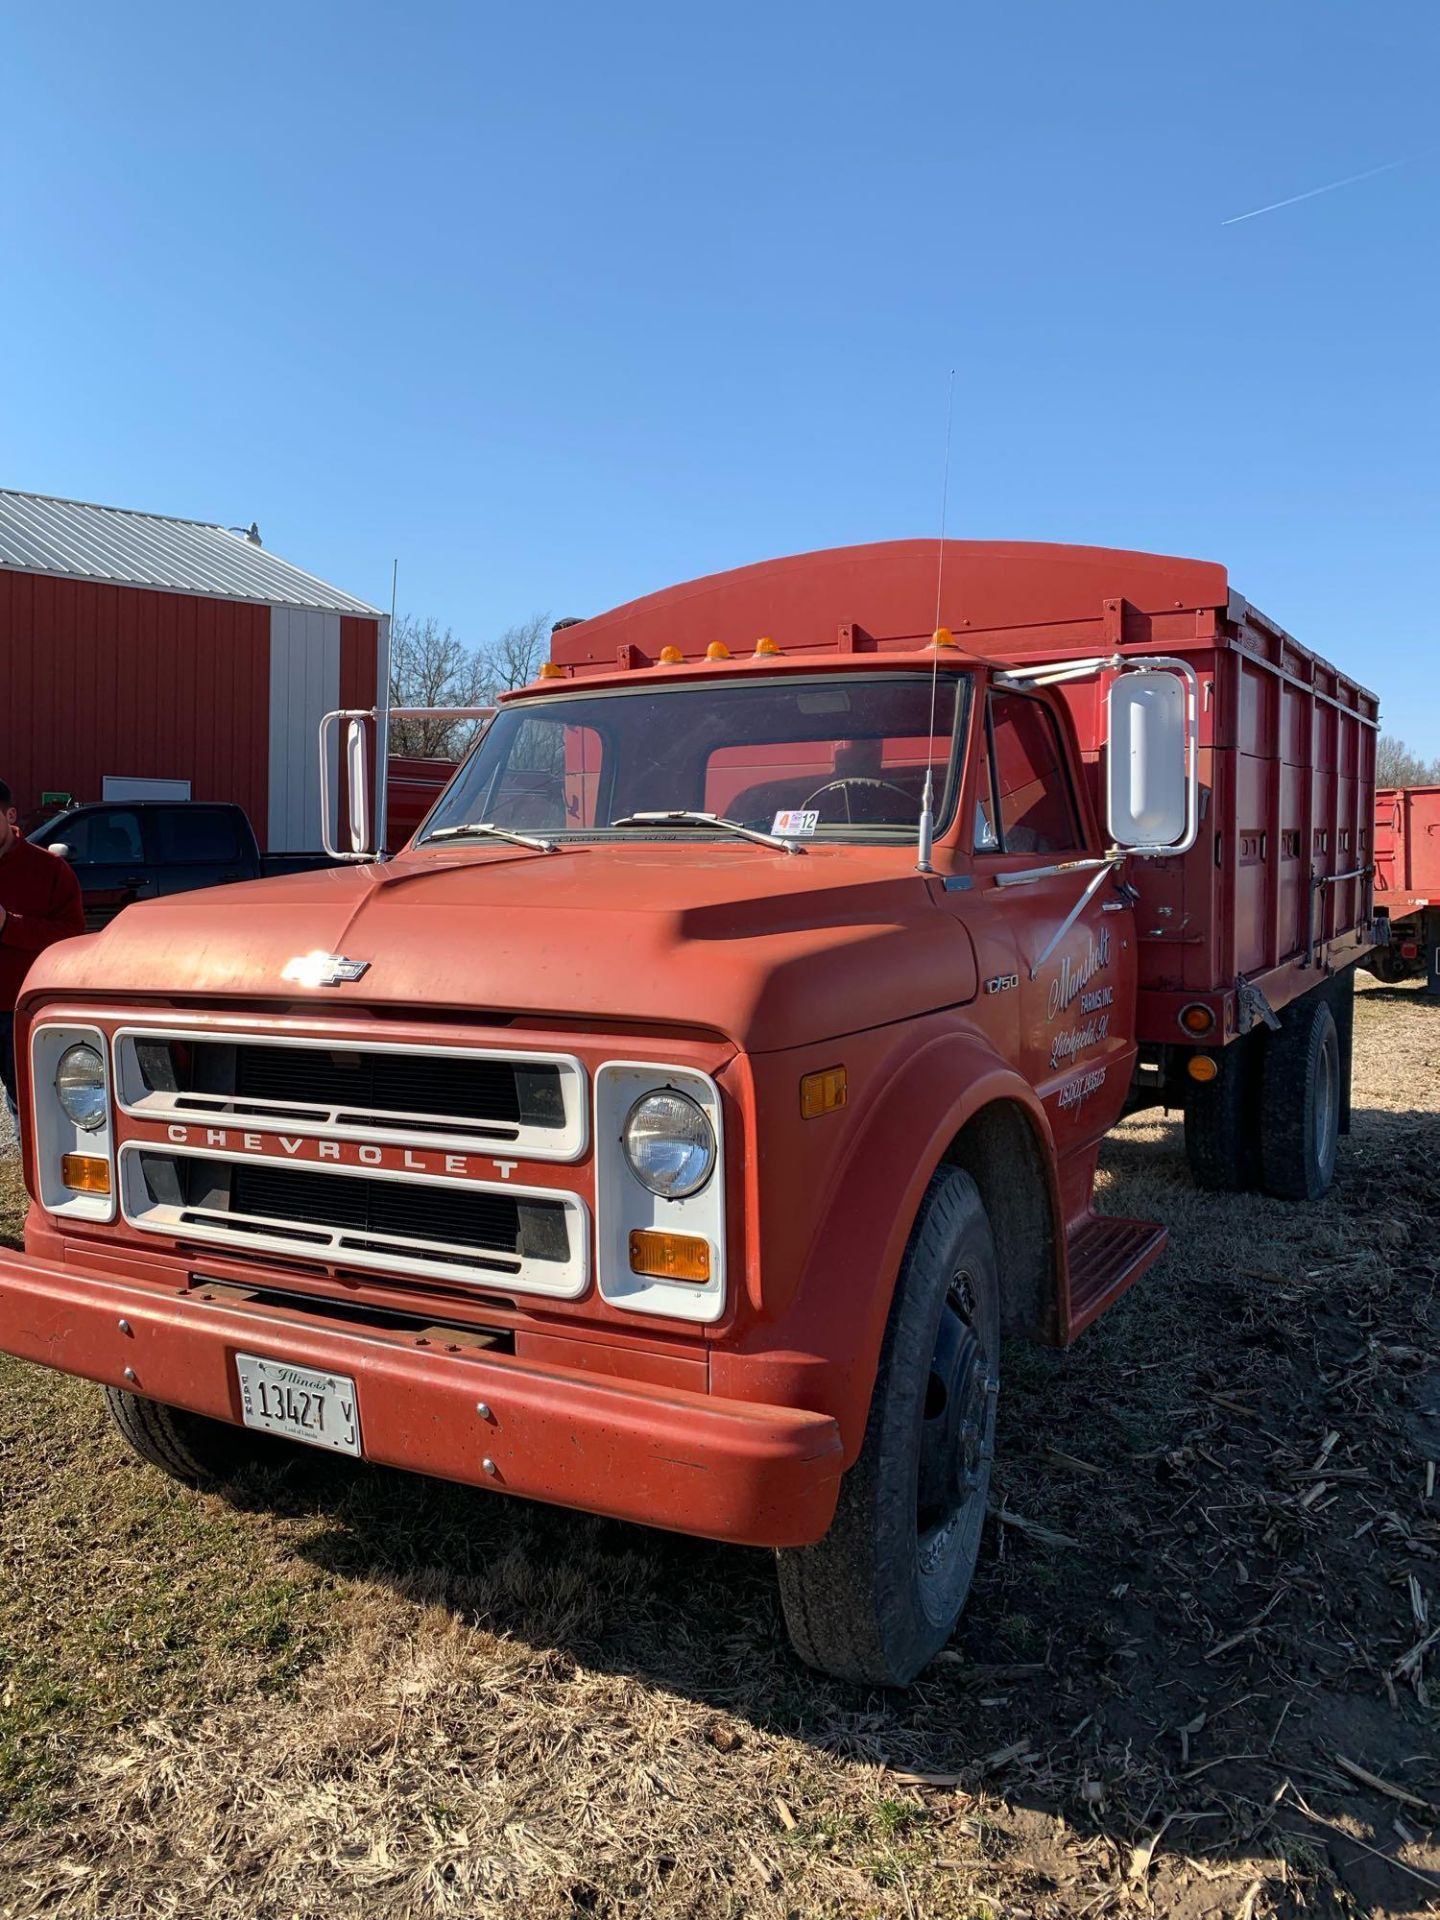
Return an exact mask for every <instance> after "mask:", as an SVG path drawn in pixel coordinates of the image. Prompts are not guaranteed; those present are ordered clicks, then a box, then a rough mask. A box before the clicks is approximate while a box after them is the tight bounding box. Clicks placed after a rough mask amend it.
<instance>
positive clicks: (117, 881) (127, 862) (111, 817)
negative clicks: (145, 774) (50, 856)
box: [47, 807, 155, 932]
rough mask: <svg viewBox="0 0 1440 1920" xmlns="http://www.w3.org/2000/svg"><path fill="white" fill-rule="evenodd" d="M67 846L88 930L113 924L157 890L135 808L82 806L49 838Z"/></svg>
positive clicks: (55, 842) (59, 825)
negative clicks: (119, 914)
mask: <svg viewBox="0 0 1440 1920" xmlns="http://www.w3.org/2000/svg"><path fill="white" fill-rule="evenodd" d="M47 838H48V840H49V842H50V843H51V844H56V845H63V846H64V847H65V848H66V849H67V853H66V855H65V857H66V858H67V859H68V860H69V862H70V864H71V866H72V867H73V868H74V869H75V877H76V879H77V880H78V881H79V882H80V895H81V899H82V901H83V903H84V907H85V925H86V927H87V929H89V930H90V931H92V932H93V931H94V929H95V928H96V927H103V926H104V925H105V924H106V922H107V921H109V920H113V919H114V918H115V916H116V914H117V913H119V912H120V910H121V908H122V907H128V906H129V905H130V904H131V902H132V901H135V900H144V899H148V898H149V897H150V895H151V894H153V893H154V891H155V869H154V868H153V867H152V866H150V865H149V864H148V862H147V860H146V848H145V836H144V831H143V829H142V827H141V824H140V814H139V812H138V811H137V809H136V808H134V807H84V808H82V809H81V810H80V811H79V812H78V813H72V814H71V815H70V816H69V818H68V819H66V820H64V821H61V822H60V823H59V824H58V825H57V826H56V828H55V829H54V831H53V833H52V834H50V835H49V836H47Z"/></svg>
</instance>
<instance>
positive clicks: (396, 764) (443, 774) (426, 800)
mask: <svg viewBox="0 0 1440 1920" xmlns="http://www.w3.org/2000/svg"><path fill="white" fill-rule="evenodd" d="M389 764H390V777H389V780H388V782H387V784H386V788H385V793H386V799H387V802H388V805H387V807H386V822H387V838H388V841H389V845H390V846H391V848H392V849H394V850H395V851H397V852H398V850H399V849H400V848H401V847H403V846H404V845H405V844H406V843H407V842H408V841H409V840H411V839H413V837H414V835H415V830H416V828H417V827H418V826H419V825H420V822H421V821H422V820H423V819H424V818H425V816H426V814H427V813H429V811H430V809H431V807H433V806H434V804H435V802H436V801H437V800H438V799H439V798H440V796H441V794H442V793H443V792H444V791H445V789H446V787H448V786H449V784H450V782H451V779H452V778H453V777H454V773H455V769H456V767H458V766H459V764H460V762H459V761H458V760H422V759H418V758H416V757H415V756H413V755H410V754H401V753H392V754H391V755H390V762H389Z"/></svg>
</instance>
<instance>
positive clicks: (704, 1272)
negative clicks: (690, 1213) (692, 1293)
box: [630, 1227, 710, 1287]
mask: <svg viewBox="0 0 1440 1920" xmlns="http://www.w3.org/2000/svg"><path fill="white" fill-rule="evenodd" d="M630 1271H631V1272H632V1273H643V1274H648V1275H649V1277H650V1278H651V1279H652V1280H689V1281H691V1282H693V1284H694V1285H695V1286H697V1287H703V1286H704V1285H705V1283H706V1282H707V1281H708V1280H709V1278H710V1242H709V1241H708V1240H701V1239H698V1238H697V1237H696V1235H695V1234H693V1233H661V1232H660V1231H659V1230H658V1229H657V1228H655V1227H636V1228H635V1230H634V1231H633V1232H632V1233H631V1235H630Z"/></svg>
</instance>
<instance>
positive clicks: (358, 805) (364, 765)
mask: <svg viewBox="0 0 1440 1920" xmlns="http://www.w3.org/2000/svg"><path fill="white" fill-rule="evenodd" d="M368 759H369V756H368V754H367V753H366V751H365V722H364V721H363V720H352V721H351V722H350V725H349V726H348V727H347V728H346V730H345V768H346V774H347V779H346V786H347V787H348V788H349V798H350V850H351V852H352V853H367V852H368V851H369V849H370V770H369V766H368Z"/></svg>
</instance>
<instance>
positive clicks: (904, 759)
mask: <svg viewBox="0 0 1440 1920" xmlns="http://www.w3.org/2000/svg"><path fill="white" fill-rule="evenodd" d="M969 684H970V683H969V677H968V676H967V675H964V674H957V673H954V672H947V673H943V674H941V675H940V676H939V678H938V681H937V683H936V686H935V689H934V698H935V722H934V728H933V731H932V728H931V723H930V701H931V683H930V676H929V675H928V674H923V673H890V674H875V675H873V676H872V675H870V674H856V673H844V674H838V673H837V674H829V675H826V676H823V677H820V676H817V677H815V678H811V677H809V676H807V677H805V678H803V679H802V678H798V677H797V678H792V677H790V676H788V675H787V676H783V677H782V676H780V675H776V676H775V677H774V678H772V679H768V680H764V681H759V680H731V679H726V680H723V681H720V680H717V681H716V682H714V683H712V684H710V685H708V686H707V685H704V684H696V683H695V682H693V681H689V682H685V683H684V684H681V685H678V686H671V687H655V686H650V687H645V688H643V689H642V688H639V687H637V688H635V689H634V690H633V691H632V690H631V689H630V688H628V687H626V688H620V689H615V690H612V691H609V692H598V691H597V692H595V693H575V694H563V695H562V694H547V695H545V696H544V697H543V698H541V699H537V700H533V701H519V702H515V703H513V704H511V705H509V706H505V707H502V708H501V709H500V712H499V713H498V714H497V715H496V717H495V719H494V720H493V721H492V722H491V724H490V727H489V729H488V730H487V731H486V733H485V735H484V737H483V739H482V740H481V741H480V742H479V744H478V745H477V746H476V748H475V750H474V752H473V753H472V754H471V756H470V758H469V759H468V760H467V761H466V762H465V764H464V766H463V767H462V768H461V769H460V772H459V773H458V774H457V775H456V777H455V779H454V781H453V782H452V783H451V785H450V787H449V789H448V791H447V792H446V794H445V796H444V798H443V799H442V800H441V801H440V803H439V805H438V806H437V807H436V809H435V811H434V813H433V814H432V815H431V816H430V819H429V820H428V821H427V823H426V828H425V833H424V836H423V838H424V839H425V840H430V839H433V838H434V837H435V836H436V835H437V834H440V833H443V832H444V831H445V830H446V829H447V828H448V829H450V830H451V832H450V833H449V834H448V835H447V836H446V837H447V839H448V840H449V842H450V844H452V845H453V844H454V842H455V840H456V839H463V837H464V836H463V834H462V833H457V832H456V831H455V830H456V829H459V828H463V827H467V826H471V825H489V826H491V827H498V828H506V829H509V830H511V831H515V832H522V833H535V834H544V835H545V836H546V837H547V838H550V839H564V838H567V837H572V838H573V837H578V838H585V839H596V838H609V837H610V836H611V835H612V834H613V836H614V838H615V839H617V840H619V839H645V838H648V839H679V838H682V837H683V838H692V837H695V836H697V835H699V834H706V835H709V834H715V835H716V836H717V837H719V836H720V835H722V834H723V829H719V828H715V827H708V826H706V825H704V824H703V823H693V824H690V825H685V824H682V823H679V822H656V821H643V822H635V823H634V824H631V825H625V824H623V823H624V822H625V821H626V820H627V819H632V818H633V816H634V815H636V814H641V813H659V812H667V813H676V812H681V811H684V812H691V813H699V814H705V813H709V814H716V815H719V816H721V817H723V818H724V819H727V820H731V821H738V822H740V823H741V824H742V825H744V826H747V827H752V828H755V829H756V830H757V831H760V832H765V833H771V832H774V833H783V834H786V835H804V836H806V837H810V838H814V839H819V840H825V839H830V840H854V841H861V840H880V841H889V840H894V841H904V840H908V839H911V838H913V837H914V834H915V832H916V829H917V827H918V824H919V819H920V796H921V789H922V788H923V786H924V782H925V769H926V767H927V766H928V765H931V764H933V765H934V768H935V812H936V826H937V831H942V832H943V830H944V826H945V823H946V821H947V820H948V819H949V816H950V812H951V809H952V808H953V805H954V795H955V787H956V760H957V753H958V748H957V744H956V743H957V742H958V740H959V738H960V737H961V728H960V726H959V724H958V723H959V722H962V721H963V719H964V713H965V702H966V699H967V697H968V692H969ZM616 822H619V823H622V824H620V825H616V824H614V823H616ZM478 837H479V836H478V835H477V838H478ZM735 844H736V845H740V844H743V842H740V841H738V840H737V841H736V842H735Z"/></svg>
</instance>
